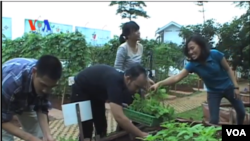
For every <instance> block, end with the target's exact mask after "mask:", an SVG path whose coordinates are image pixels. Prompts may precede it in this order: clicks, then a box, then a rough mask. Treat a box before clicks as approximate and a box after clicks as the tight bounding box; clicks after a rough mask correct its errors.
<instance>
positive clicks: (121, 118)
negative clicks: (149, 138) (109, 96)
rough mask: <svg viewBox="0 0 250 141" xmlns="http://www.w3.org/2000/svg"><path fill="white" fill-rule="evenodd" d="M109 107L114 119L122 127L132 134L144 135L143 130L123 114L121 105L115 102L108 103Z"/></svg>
mask: <svg viewBox="0 0 250 141" xmlns="http://www.w3.org/2000/svg"><path fill="white" fill-rule="evenodd" d="M110 109H111V112H112V114H113V116H114V118H115V120H116V121H117V122H118V124H119V125H120V126H121V127H122V128H123V129H125V130H126V131H128V132H130V133H132V134H134V135H135V136H137V137H144V134H143V132H142V131H141V130H140V129H138V128H137V127H136V126H134V125H133V124H132V123H131V122H130V120H129V119H128V118H127V117H126V116H125V115H124V113H123V108H122V106H120V105H118V104H115V103H110Z"/></svg>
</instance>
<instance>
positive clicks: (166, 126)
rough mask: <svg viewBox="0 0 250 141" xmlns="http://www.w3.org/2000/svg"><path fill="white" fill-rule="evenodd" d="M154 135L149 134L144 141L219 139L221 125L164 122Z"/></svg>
mask: <svg viewBox="0 0 250 141" xmlns="http://www.w3.org/2000/svg"><path fill="white" fill-rule="evenodd" d="M161 127H162V128H163V129H162V130H161V131H159V132H157V133H156V134H155V135H149V136H148V137H146V138H145V139H142V140H144V141H221V140H222V138H221V135H219V131H220V130H221V127H214V126H210V127H205V126H203V125H202V124H196V125H194V126H192V125H191V124H188V123H180V122H174V121H171V122H165V123H163V124H162V125H161Z"/></svg>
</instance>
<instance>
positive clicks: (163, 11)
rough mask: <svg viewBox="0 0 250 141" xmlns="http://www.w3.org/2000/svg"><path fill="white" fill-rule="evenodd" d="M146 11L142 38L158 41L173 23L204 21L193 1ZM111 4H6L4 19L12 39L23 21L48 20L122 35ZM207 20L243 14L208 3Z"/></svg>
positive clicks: (162, 4)
mask: <svg viewBox="0 0 250 141" xmlns="http://www.w3.org/2000/svg"><path fill="white" fill-rule="evenodd" d="M146 4H147V7H146V8H145V10H146V11H147V12H148V15H149V16H150V17H151V18H149V19H143V18H138V19H136V20H135V21H136V22H137V23H138V24H139V25H140V27H141V35H142V38H145V37H148V38H155V31H156V29H157V28H159V27H163V26H164V25H166V24H167V23H169V22H170V21H174V22H176V23H178V24H181V25H189V24H198V23H202V22H203V17H202V13H200V12H198V11H199V10H201V7H198V6H196V5H195V3H194V2H146ZM108 5H109V2H3V6H2V8H3V17H11V18H12V36H13V38H16V37H20V36H22V35H23V33H24V19H40V20H43V19H48V20H49V21H50V22H56V23H62V24H70V25H73V26H83V27H84V26H85V27H89V28H98V29H106V30H110V31H111V33H112V35H120V34H121V31H120V29H119V25H120V24H121V23H122V22H126V21H127V20H121V17H120V16H119V15H116V14H115V13H116V9H117V7H116V6H114V7H109V6H108ZM205 10H206V13H205V18H206V19H211V18H213V19H215V20H216V21H217V22H219V23H224V22H228V21H231V20H232V19H233V17H235V16H240V15H241V14H243V13H244V10H243V9H239V8H236V7H235V6H234V5H233V4H232V2H208V3H206V4H205Z"/></svg>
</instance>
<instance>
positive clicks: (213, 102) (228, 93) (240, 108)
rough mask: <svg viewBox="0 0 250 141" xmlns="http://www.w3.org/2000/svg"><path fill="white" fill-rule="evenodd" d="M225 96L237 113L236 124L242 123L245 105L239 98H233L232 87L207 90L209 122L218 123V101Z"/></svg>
mask: <svg viewBox="0 0 250 141" xmlns="http://www.w3.org/2000/svg"><path fill="white" fill-rule="evenodd" d="M223 97H224V98H226V99H227V100H228V101H229V102H230V103H231V104H232V106H233V108H234V109H235V111H236V114H237V124H238V125H242V124H243V123H244V119H245V114H246V113H245V107H244V104H243V102H242V101H241V100H240V99H235V98H234V89H232V88H230V89H226V90H225V91H220V92H208V99H207V100H208V108H209V113H210V123H211V124H218V123H219V112H220V103H221V99H222V98H223Z"/></svg>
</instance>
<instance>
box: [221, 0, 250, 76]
mask: <svg viewBox="0 0 250 141" xmlns="http://www.w3.org/2000/svg"><path fill="white" fill-rule="evenodd" d="M234 3H235V5H236V7H239V8H245V9H246V13H244V14H243V15H241V16H240V17H238V18H237V17H236V18H234V20H233V21H232V22H230V23H229V22H227V23H224V24H223V25H221V26H220V28H219V32H218V33H219V37H220V38H219V42H218V44H217V48H218V49H219V50H221V51H223V52H224V53H225V57H227V59H229V58H230V59H231V61H232V65H233V68H234V69H236V67H237V66H241V67H243V72H244V71H245V72H247V71H248V69H249V66H250V65H249V62H250V61H249V59H250V57H249V52H250V41H249V40H250V17H249V15H250V2H248V1H240V2H234Z"/></svg>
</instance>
